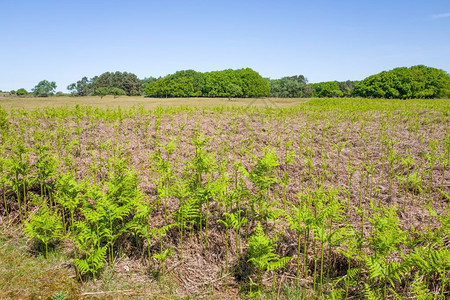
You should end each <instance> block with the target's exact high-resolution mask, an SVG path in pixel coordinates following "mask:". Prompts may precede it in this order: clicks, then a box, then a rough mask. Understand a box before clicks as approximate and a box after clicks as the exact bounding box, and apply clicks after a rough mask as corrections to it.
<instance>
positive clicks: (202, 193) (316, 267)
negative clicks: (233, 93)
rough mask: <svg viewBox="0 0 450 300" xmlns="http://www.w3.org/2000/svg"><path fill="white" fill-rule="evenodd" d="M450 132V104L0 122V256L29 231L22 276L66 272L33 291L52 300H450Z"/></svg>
mask: <svg viewBox="0 0 450 300" xmlns="http://www.w3.org/2000/svg"><path fill="white" fill-rule="evenodd" d="M411 107H414V108H415V109H414V110H412V109H411ZM449 125H450V103H449V102H448V101H446V100H408V101H400V100H370V99H357V100H355V99H313V100H310V101H308V102H304V103H300V104H297V105H295V106H293V107H289V108H257V107H237V106H236V107H224V106H215V107H210V108H202V107H179V106H177V107H169V108H162V107H159V108H157V109H154V110H144V109H143V108H142V107H134V108H131V109H127V110H124V109H120V108H116V109H108V110H103V109H99V108H93V107H88V106H76V107H74V108H68V107H62V108H51V107H47V108H43V109H37V110H32V111H25V110H11V111H10V112H6V111H5V110H0V136H1V139H0V148H1V149H2V152H1V153H2V156H1V158H0V188H1V189H0V190H1V193H0V195H1V199H2V201H1V203H2V205H0V214H1V217H0V218H1V219H0V220H1V222H2V224H3V225H2V232H3V234H2V236H1V239H0V242H1V244H0V259H1V260H3V261H6V260H5V258H4V257H8V255H10V254H8V253H10V252H8V251H13V250H12V249H11V248H10V247H9V246H8V245H9V244H10V243H13V242H12V241H14V243H24V242H23V241H24V239H25V237H24V236H23V235H22V234H21V233H17V234H13V236H11V235H8V234H7V232H11V231H14V230H23V232H24V234H25V236H26V237H27V238H28V242H27V244H26V245H23V244H22V245H23V246H21V247H20V249H21V250H20V251H22V252H21V253H22V254H21V255H23V257H25V258H24V259H22V260H21V261H17V262H15V263H14V265H11V268H14V267H15V266H17V267H16V268H21V266H23V262H24V261H25V260H26V261H30V262H31V261H33V262H34V261H39V262H40V264H42V266H44V267H43V268H47V266H49V265H51V264H57V265H58V268H56V269H55V270H58V271H57V272H62V273H64V274H68V275H61V277H58V278H62V279H61V280H66V279H64V278H69V279H67V281H64V282H62V283H61V284H60V283H55V286H56V287H55V289H53V290H51V291H50V290H45V293H44V292H39V291H34V290H33V292H32V291H31V290H32V289H34V287H26V286H23V288H24V289H29V290H27V293H28V291H29V292H30V293H33V295H41V296H44V297H48V295H55V294H56V293H64V295H69V296H73V297H77V296H81V295H87V294H88V293H89V292H88V291H89V290H92V289H97V290H98V289H101V290H100V291H99V293H100V294H98V295H106V296H108V295H110V294H108V293H109V292H111V291H113V290H114V289H116V290H118V292H122V293H123V295H125V297H126V295H127V294H126V293H128V291H130V290H131V288H129V287H130V286H133V287H134V286H139V282H146V285H149V286H151V287H152V291H153V292H154V295H158V290H159V289H160V290H161V291H164V293H166V292H167V291H171V292H170V293H171V294H170V297H175V296H179V297H184V296H192V297H196V296H199V295H205V294H206V295H211V297H213V298H230V297H243V298H246V297H264V298H287V299H293V298H295V299H298V298H300V299H301V298H304V299H311V298H317V299H322V298H330V299H355V298H358V299H361V298H365V299H394V298H395V299H409V298H417V299H433V298H434V299H446V298H448V296H449V293H450V286H449V277H450V276H449V268H450V250H449V232H450V226H449V225H450V215H449V200H450V195H449V194H450V172H449V169H448V168H449V164H450V134H449V132H450V130H449ZM14 236H16V237H14ZM17 236H19V237H20V236H21V237H20V238H17ZM56 258H57V259H56ZM57 261H58V262H57ZM33 264H34V263H33ZM2 265H3V264H2ZM24 268H25V267H24ZM31 268H35V267H31ZM7 270H10V268H7V269H1V272H2V273H1V274H0V276H1V278H0V280H3V281H4V280H6V278H7V276H9V275H7V273H5V272H7ZM24 270H26V268H25V269H24ZM24 272H26V271H24ZM55 272H56V271H55ZM62 273H61V274H62ZM32 274H33V273H31V272H30V275H29V276H30V278H31V277H32V276H33V275H32ZM124 274H125V276H124ZM58 276H59V275H58ZM25 278H27V277H25ZM55 278H56V277H55ZM55 278H54V280H56V279H55ZM111 278H115V279H114V280H115V282H117V281H118V280H124V282H125V281H126V280H131V281H132V283H127V288H125V287H118V286H117V285H116V286H115V287H113V286H112V285H108V284H107V283H108V282H111ZM124 278H128V279H124ZM130 278H131V279H130ZM133 279H134V281H133ZM23 280H25V279H23ZM29 280H31V279H29ZM18 282H19V281H18ZM25 282H26V281H23V284H25ZM2 286H3V287H2V288H1V293H3V294H0V296H1V295H6V296H9V297H12V296H11V295H15V294H13V293H14V291H13V290H12V287H11V286H10V285H8V284H4V285H2ZM136 290H139V288H136ZM136 290H135V291H136ZM34 293H36V294H34ZM129 293H130V294H129V296H131V295H136V294H133V293H135V292H131V291H130V292H129ZM30 295H31V294H30ZM147 295H148V294H147ZM6 296H5V297H6Z"/></svg>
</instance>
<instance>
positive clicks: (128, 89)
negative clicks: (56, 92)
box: [67, 71, 148, 96]
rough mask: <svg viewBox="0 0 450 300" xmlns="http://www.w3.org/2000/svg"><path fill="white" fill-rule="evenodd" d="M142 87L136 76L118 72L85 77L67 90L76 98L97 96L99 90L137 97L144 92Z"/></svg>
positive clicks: (70, 85)
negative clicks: (89, 77)
mask: <svg viewBox="0 0 450 300" xmlns="http://www.w3.org/2000/svg"><path fill="white" fill-rule="evenodd" d="M146 80H148V79H146ZM141 85H142V82H141V80H140V79H139V78H138V77H137V76H136V75H135V74H133V73H128V72H119V71H117V72H105V73H103V74H101V75H100V76H94V77H93V78H91V79H88V78H87V77H86V76H85V77H83V78H81V80H78V81H77V82H76V83H72V84H69V85H68V86H67V89H68V90H69V91H72V94H73V95H76V96H91V95H96V94H97V90H98V89H100V88H106V89H108V90H109V91H112V90H113V89H120V90H123V91H124V92H125V94H126V95H128V96H136V95H140V94H141V92H142V89H141ZM102 90H104V89H102ZM102 90H101V91H102Z"/></svg>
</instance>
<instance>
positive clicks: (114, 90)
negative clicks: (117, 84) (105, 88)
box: [109, 88, 127, 99]
mask: <svg viewBox="0 0 450 300" xmlns="http://www.w3.org/2000/svg"><path fill="white" fill-rule="evenodd" d="M109 93H111V95H114V99H115V98H117V97H119V96H124V95H126V94H127V93H126V92H125V91H124V90H122V89H119V88H112V89H110V90H109Z"/></svg>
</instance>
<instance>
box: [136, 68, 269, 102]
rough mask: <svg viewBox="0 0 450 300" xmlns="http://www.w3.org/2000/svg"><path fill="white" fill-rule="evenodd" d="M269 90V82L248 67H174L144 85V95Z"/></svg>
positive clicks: (236, 93) (256, 93) (229, 94)
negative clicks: (175, 69) (198, 69)
mask: <svg viewBox="0 0 450 300" xmlns="http://www.w3.org/2000/svg"><path fill="white" fill-rule="evenodd" d="M269 93H270V86H269V83H268V82H267V81H266V80H265V79H264V78H262V77H261V75H259V74H258V73H257V72H255V71H253V70H252V69H250V68H246V69H239V70H231V69H228V70H224V71H213V72H206V73H201V72H196V71H193V70H187V71H178V72H176V73H175V74H172V75H168V76H166V77H163V78H160V79H158V80H156V81H154V82H151V83H149V84H148V85H147V86H146V88H145V95H147V96H151V97H260V96H267V95H269Z"/></svg>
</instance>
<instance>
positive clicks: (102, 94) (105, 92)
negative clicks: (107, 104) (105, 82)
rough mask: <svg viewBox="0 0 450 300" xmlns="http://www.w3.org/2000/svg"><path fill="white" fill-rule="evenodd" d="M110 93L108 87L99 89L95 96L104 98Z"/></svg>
mask: <svg viewBox="0 0 450 300" xmlns="http://www.w3.org/2000/svg"><path fill="white" fill-rule="evenodd" d="M110 93H111V91H110V89H109V88H106V87H99V88H98V89H96V90H95V95H97V96H100V98H103V97H105V96H106V95H108V94H110Z"/></svg>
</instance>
